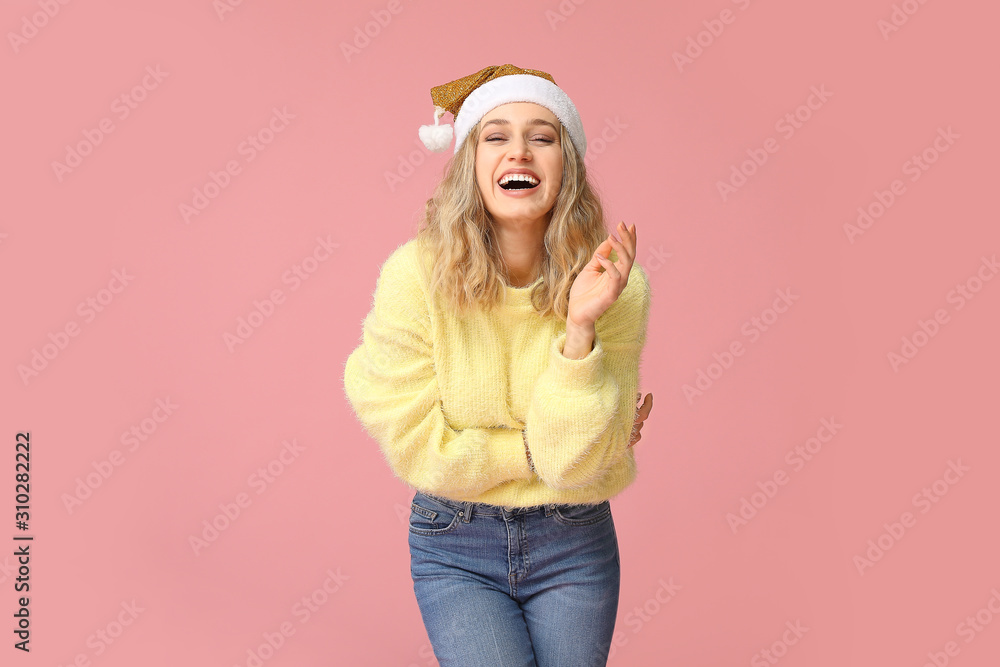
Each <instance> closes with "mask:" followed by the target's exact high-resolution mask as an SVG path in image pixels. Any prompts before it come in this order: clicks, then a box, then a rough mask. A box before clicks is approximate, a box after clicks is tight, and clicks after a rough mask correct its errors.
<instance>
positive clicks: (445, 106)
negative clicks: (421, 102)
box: [419, 65, 587, 158]
mask: <svg viewBox="0 0 1000 667" xmlns="http://www.w3.org/2000/svg"><path fill="white" fill-rule="evenodd" d="M431 100H432V101H433V102H434V124H433V125H421V126H420V130H419V135H420V140H421V141H422V142H424V146H427V148H428V149H429V150H431V151H434V152H435V153H440V152H441V151H444V150H446V149H447V148H448V144H449V143H451V139H452V126H451V125H442V124H439V123H438V119H440V118H441V116H443V115H444V112H445V111H450V112H451V114H452V116H453V117H454V119H455V128H454V135H455V152H456V153H457V152H458V147H459V146H461V145H462V142H463V141H464V140H465V137H466V136H467V135H468V134H469V132H470V131H471V130H472V128H473V126H475V124H476V123H478V122H479V121H480V120H482V118H483V116H485V115H486V114H487V113H489V112H490V111H492V110H493V109H495V108H496V107H498V106H500V105H501V104H507V103H509V102H534V103H535V104H540V105H541V106H543V107H545V108H546V109H548V110H549V111H551V112H552V113H553V114H555V117H556V118H558V119H559V122H560V123H562V125H563V127H565V128H566V131H567V132H569V136H570V139H571V140H572V141H573V145H574V146H575V147H576V152H577V153H579V154H580V157H581V158H582V157H583V156H584V155H586V153H587V137H586V135H585V134H584V133H583V123H581V122H580V114H578V113H577V111H576V107H575V106H573V102H572V100H570V99H569V96H568V95H566V93H565V92H563V90H562V89H561V88H560V87H559V86H557V85H556V81H555V79H553V78H552V75H550V74H547V73H545V72H542V71H539V70H535V69H521V68H520V67H516V66H514V65H494V66H491V67H487V68H485V69H482V70H479V71H478V72H476V73H475V74H470V75H469V76H466V77H462V78H461V79H458V80H456V81H452V82H451V83H446V84H443V85H440V86H435V87H434V88H431Z"/></svg>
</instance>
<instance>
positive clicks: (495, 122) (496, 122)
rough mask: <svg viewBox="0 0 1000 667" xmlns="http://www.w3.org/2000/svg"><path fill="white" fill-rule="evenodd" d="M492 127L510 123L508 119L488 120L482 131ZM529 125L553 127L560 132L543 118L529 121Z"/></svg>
mask: <svg viewBox="0 0 1000 667" xmlns="http://www.w3.org/2000/svg"><path fill="white" fill-rule="evenodd" d="M490 125H510V121H509V120H507V119H506V118H494V119H493V120H488V121H486V124H485V125H483V129H482V131H483V132H485V131H486V128H487V127H488V126H490ZM528 125H548V126H549V127H551V128H552V129H553V130H555V131H556V132H559V128H558V127H556V126H555V125H553V124H552V123H550V122H549V121H547V120H544V119H542V118H532V119H531V120H529V121H528Z"/></svg>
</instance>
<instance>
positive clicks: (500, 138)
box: [486, 137, 553, 144]
mask: <svg viewBox="0 0 1000 667" xmlns="http://www.w3.org/2000/svg"><path fill="white" fill-rule="evenodd" d="M486 141H503V137H490V138H489V139H487V140H486ZM535 141H543V142H545V143H547V144H551V143H552V142H553V141H552V139H549V138H548V137H535Z"/></svg>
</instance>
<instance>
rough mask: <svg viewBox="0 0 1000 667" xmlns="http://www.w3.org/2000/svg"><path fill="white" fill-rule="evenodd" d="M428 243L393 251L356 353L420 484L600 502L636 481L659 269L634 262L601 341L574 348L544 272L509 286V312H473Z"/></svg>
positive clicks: (353, 385)
mask: <svg viewBox="0 0 1000 667" xmlns="http://www.w3.org/2000/svg"><path fill="white" fill-rule="evenodd" d="M420 248H421V246H420V245H419V244H418V242H417V240H416V239H410V240H409V241H407V242H406V243H404V244H403V245H401V246H399V247H398V248H397V249H396V250H394V251H393V252H392V254H391V255H390V256H389V258H388V259H387V260H386V261H385V263H384V264H383V265H382V268H381V269H380V275H379V278H378V281H377V284H376V288H375V293H374V299H373V304H372V309H371V311H370V312H369V313H368V316H367V317H366V318H365V320H364V322H363V333H362V336H361V344H360V345H359V346H358V347H357V348H356V349H355V350H354V351H353V352H352V353H351V354H350V356H349V357H348V358H347V361H346V363H345V365H344V376H343V379H344V389H345V393H346V396H347V399H348V401H349V402H350V404H351V407H352V408H353V409H354V412H355V413H356V414H357V417H358V419H359V420H360V422H361V424H362V425H363V426H364V427H365V429H366V431H367V432H368V433H369V434H370V435H371V436H372V437H373V438H374V439H375V440H376V441H377V442H378V444H379V447H380V449H381V451H382V454H383V456H384V457H385V459H386V461H387V462H388V464H389V466H390V468H391V469H392V471H393V473H394V474H395V475H396V476H397V477H398V478H399V479H400V480H402V481H403V482H404V483H406V484H407V486H409V487H411V488H413V489H416V490H419V491H424V492H427V493H431V494H433V495H437V496H442V497H445V498H451V499H454V500H459V501H472V502H480V503H490V504H493V505H505V506H512V507H528V506H531V505H541V504H545V503H597V502H600V501H602V500H606V499H609V498H611V497H613V496H614V495H616V494H617V493H618V492H620V491H621V490H622V489H624V488H625V487H627V486H628V485H629V484H631V483H632V482H633V481H634V480H635V477H636V466H635V457H634V454H633V452H632V449H631V448H630V447H628V445H629V442H630V438H631V433H632V425H633V423H634V422H635V417H636V413H637V405H636V403H637V401H636V392H637V391H638V386H639V358H640V354H641V353H642V348H643V346H644V344H645V341H646V325H647V322H648V319H649V306H650V287H649V279H648V277H647V275H646V272H645V270H643V269H642V267H640V266H639V264H638V263H633V265H632V271H631V273H630V274H629V279H628V284H627V285H626V286H625V289H624V290H623V291H622V293H621V295H619V297H618V299H617V300H616V301H615V302H614V303H613V304H612V305H611V306H610V307H609V308H608V309H607V310H606V311H605V312H604V314H603V315H601V317H600V318H598V320H597V323H596V325H595V329H596V336H595V338H594V346H593V349H592V350H591V351H590V353H589V354H588V355H587V356H586V357H584V358H583V359H568V358H566V357H564V356H563V354H562V350H563V345H564V344H565V342H566V321H565V320H564V319H561V318H559V317H557V316H550V317H548V318H543V317H541V316H540V315H539V314H538V313H537V312H536V311H535V310H534V308H533V306H532V305H531V297H530V292H531V287H533V286H534V284H537V283H538V282H539V281H541V277H539V278H538V280H536V282H535V283H534V284H533V285H530V286H528V287H524V288H515V287H511V286H509V285H508V286H506V287H505V293H506V303H505V305H504V306H502V307H501V308H499V309H498V310H496V311H495V312H492V313H491V312H487V311H486V310H483V309H477V310H474V311H472V312H470V313H467V314H463V315H459V314H457V313H456V311H454V310H452V309H450V308H448V307H446V306H445V305H444V304H443V301H442V300H441V299H440V296H439V295H438V294H436V293H435V294H434V295H433V296H432V295H431V294H430V292H429V276H430V269H431V262H432V261H433V260H432V258H430V257H429V256H428V254H429V253H425V252H422V251H421V250H420ZM614 256H615V255H614V253H612V257H614ZM522 429H523V431H524V434H523V435H522ZM525 443H527V447H528V449H529V450H530V452H531V458H532V461H533V463H534V467H535V470H536V471H537V472H532V470H531V468H530V467H529V464H528V458H527V455H526V452H525Z"/></svg>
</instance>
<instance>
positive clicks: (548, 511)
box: [545, 503, 555, 516]
mask: <svg viewBox="0 0 1000 667" xmlns="http://www.w3.org/2000/svg"><path fill="white" fill-rule="evenodd" d="M554 509H555V504H553V503H549V504H547V505H546V506H545V516H552V512H553V510H554Z"/></svg>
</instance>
